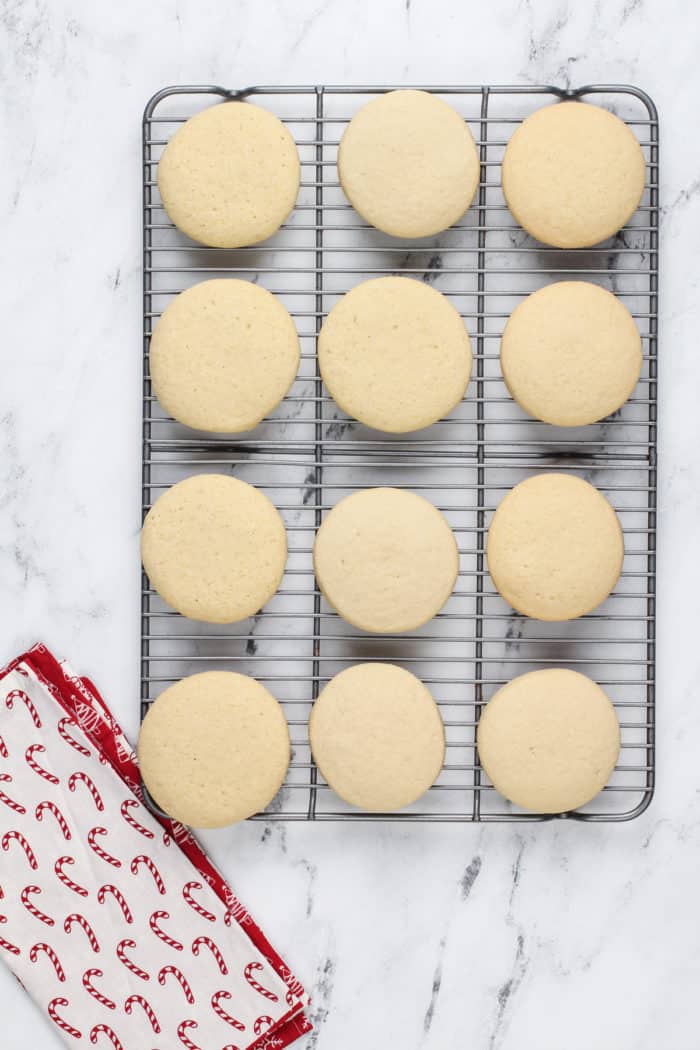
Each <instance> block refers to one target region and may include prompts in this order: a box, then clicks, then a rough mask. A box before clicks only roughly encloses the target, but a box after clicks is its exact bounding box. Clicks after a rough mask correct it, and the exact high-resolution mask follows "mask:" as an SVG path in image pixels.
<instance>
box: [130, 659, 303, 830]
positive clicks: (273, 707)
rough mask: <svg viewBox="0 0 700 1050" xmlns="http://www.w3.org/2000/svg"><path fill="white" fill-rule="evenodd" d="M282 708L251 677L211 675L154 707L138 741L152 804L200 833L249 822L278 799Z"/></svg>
mask: <svg viewBox="0 0 700 1050" xmlns="http://www.w3.org/2000/svg"><path fill="white" fill-rule="evenodd" d="M289 758H290V744H289V730H288V728H287V721H286V719H285V717H284V712H283V711H282V708H281V707H280V705H279V704H278V702H277V701H276V700H275V698H274V696H272V695H271V693H268V691H267V689H265V688H264V686H262V685H260V683H259V682H256V681H255V679H254V678H249V677H248V676H247V675H243V674H234V673H232V672H230V671H205V672H204V673H203V674H195V675H191V677H189V678H183V679H182V681H180V682H176V683H175V685H171V686H170V687H169V688H168V689H166V690H165V692H163V693H161V694H160V696H159V697H158V699H157V700H155V701H154V702H153V704H151V706H150V708H149V710H148V713H147V714H146V717H145V718H144V720H143V725H142V726H141V732H140V734H139V742H138V760H139V768H140V770H141V776H142V777H143V782H144V784H145V785H146V788H147V789H148V792H149V794H150V795H151V797H152V798H153V800H154V801H155V802H156V803H157V804H158V805H159V806H160V808H161V809H163V810H165V812H166V813H167V814H168V815H169V816H170V817H173V818H174V819H175V820H179V821H181V822H182V823H183V824H188V825H190V826H192V827H195V828H220V827H223V826H224V825H226V824H234V823H235V822H236V821H239V820H245V819H246V817H251V816H253V814H254V813H258V812H260V810H262V809H264V808H265V806H267V805H268V804H269V803H270V802H271V801H272V799H273V798H274V797H275V795H276V794H277V792H278V791H279V789H280V787H281V786H282V781H283V780H284V777H285V774H286V772H287V767H288V766H289Z"/></svg>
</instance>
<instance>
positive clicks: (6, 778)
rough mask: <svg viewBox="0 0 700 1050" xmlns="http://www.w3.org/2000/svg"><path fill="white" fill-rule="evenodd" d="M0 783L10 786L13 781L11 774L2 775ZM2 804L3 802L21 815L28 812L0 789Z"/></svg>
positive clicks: (0, 775) (0, 774)
mask: <svg viewBox="0 0 700 1050" xmlns="http://www.w3.org/2000/svg"><path fill="white" fill-rule="evenodd" d="M0 781H1V782H2V783H4V784H9V783H11V781H12V777H11V776H10V774H9V773H0ZM0 802H3V803H4V804H5V805H6V806H7V807H8V808H9V809H11V810H13V811H14V812H15V813H19V814H20V815H23V814H24V813H26V812H27V811H26V809H25V808H24V806H23V805H22V804H21V803H20V802H15V800H14V799H13V798H10V796H9V795H6V794H5V792H4V791H3V790H2V789H0Z"/></svg>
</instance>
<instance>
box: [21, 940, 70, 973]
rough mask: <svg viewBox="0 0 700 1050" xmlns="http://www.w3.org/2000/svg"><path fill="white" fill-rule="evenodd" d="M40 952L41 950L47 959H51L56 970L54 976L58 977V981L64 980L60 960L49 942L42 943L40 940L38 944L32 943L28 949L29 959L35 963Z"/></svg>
mask: <svg viewBox="0 0 700 1050" xmlns="http://www.w3.org/2000/svg"><path fill="white" fill-rule="evenodd" d="M40 952H43V953H44V955H45V956H46V957H47V959H50V960H51V965H52V966H53V968H54V970H55V971H56V976H57V977H58V979H59V981H61V982H63V981H65V979H66V974H65V971H64V969H63V967H62V966H61V960H60V959H59V957H58V956H57V955H56V952H55V951H54V950H53V948H52V947H51V945H50V944H44V943H42V942H40V943H39V944H34V945H32V947H31V948H30V949H29V961H30V962H33V963H35V962H36V961H37V959H38V958H39V953H40Z"/></svg>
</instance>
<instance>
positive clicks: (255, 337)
mask: <svg viewBox="0 0 700 1050" xmlns="http://www.w3.org/2000/svg"><path fill="white" fill-rule="evenodd" d="M298 367H299V336H298V335H297V332H296V328H295V327H294V322H293V321H292V319H291V317H290V316H289V314H288V313H287V311H286V310H285V308H284V306H282V303H281V302H280V301H279V300H278V299H276V298H275V296H274V295H271V294H270V292H268V291H266V290H265V289H264V288H260V287H259V286H258V285H255V284H252V283H251V282H250V281H239V280H234V279H230V278H225V279H222V280H213V281H202V282H200V283H199V284H195V285H193V286H192V287H191V288H188V289H187V290H186V291H184V292H181V293H180V294H179V295H178V296H177V298H175V299H173V301H172V302H171V303H170V304H169V305H168V306H167V307H166V309H165V310H164V312H163V314H162V315H161V317H160V319H159V320H158V323H157V325H156V327H155V330H154V332H153V336H152V338H151V346H150V372H151V380H152V383H153V392H154V393H155V395H156V397H157V398H158V400H159V401H160V403H161V405H162V406H163V408H164V409H165V410H166V412H168V413H169V415H171V416H173V418H174V419H177V420H179V421H180V422H181V423H184V424H185V425H186V426H188V427H193V428H194V429H195V430H213V431H219V432H221V433H229V434H237V433H240V432H241V431H244V430H250V429H252V428H253V427H255V426H257V424H258V423H259V422H260V420H261V419H263V417H264V416H266V415H267V414H268V413H269V412H271V411H272V409H273V408H275V407H276V406H277V405H278V404H279V402H280V401H281V400H282V398H283V397H284V395H285V394H286V393H287V391H288V390H289V388H290V386H291V385H292V383H293V382H294V377H295V376H296V373H297V369H298Z"/></svg>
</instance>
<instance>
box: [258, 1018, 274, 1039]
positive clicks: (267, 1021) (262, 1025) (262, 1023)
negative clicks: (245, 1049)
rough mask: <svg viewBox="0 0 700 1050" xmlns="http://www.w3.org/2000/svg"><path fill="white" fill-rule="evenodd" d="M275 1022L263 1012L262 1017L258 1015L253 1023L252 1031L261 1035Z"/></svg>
mask: <svg viewBox="0 0 700 1050" xmlns="http://www.w3.org/2000/svg"><path fill="white" fill-rule="evenodd" d="M274 1023H275V1022H274V1021H273V1020H272V1018H271V1017H268V1016H267V1014H263V1015H262V1017H258V1019H257V1020H256V1022H255V1024H254V1025H253V1031H254V1032H255V1034H256V1035H262V1034H263V1032H266V1031H267V1029H268V1028H272V1026H273V1024H274Z"/></svg>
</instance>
